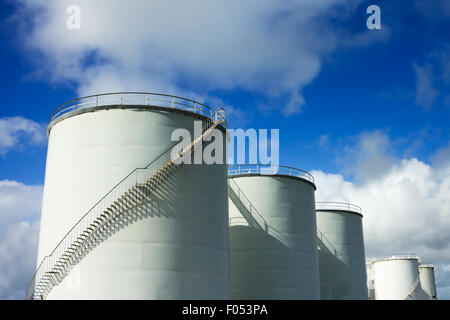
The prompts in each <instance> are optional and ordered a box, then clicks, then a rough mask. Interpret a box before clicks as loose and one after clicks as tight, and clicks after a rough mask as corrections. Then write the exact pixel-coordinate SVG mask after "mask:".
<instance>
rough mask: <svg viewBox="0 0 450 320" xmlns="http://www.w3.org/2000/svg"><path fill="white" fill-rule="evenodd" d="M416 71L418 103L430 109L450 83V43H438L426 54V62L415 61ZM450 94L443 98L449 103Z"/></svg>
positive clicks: (444, 102) (425, 108) (445, 91)
mask: <svg viewBox="0 0 450 320" xmlns="http://www.w3.org/2000/svg"><path fill="white" fill-rule="evenodd" d="M413 68H414V71H415V73H416V91H415V98H416V104H418V105H421V106H422V107H423V108H424V110H430V109H431V108H432V107H433V105H434V104H435V102H436V100H437V99H438V98H439V96H440V95H441V93H443V94H446V93H447V92H448V88H449V85H450V44H449V43H444V44H440V45H438V46H437V47H436V48H435V50H433V51H431V52H429V53H428V54H427V55H426V59H425V63H424V64H422V65H421V64H418V63H413ZM449 97H450V95H447V96H445V97H442V98H443V104H444V105H445V104H447V103H448V101H447V100H448V99H449Z"/></svg>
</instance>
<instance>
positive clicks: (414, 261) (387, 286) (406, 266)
mask: <svg viewBox="0 0 450 320" xmlns="http://www.w3.org/2000/svg"><path fill="white" fill-rule="evenodd" d="M418 266H419V257H418V256H417V255H393V256H390V257H383V258H377V259H374V260H373V262H372V272H373V280H374V289H375V300H418V299H422V298H423V297H422V294H421V288H420V279H419V268H418Z"/></svg>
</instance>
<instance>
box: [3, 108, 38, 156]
mask: <svg viewBox="0 0 450 320" xmlns="http://www.w3.org/2000/svg"><path fill="white" fill-rule="evenodd" d="M44 142H45V127H44V126H42V125H41V124H38V123H36V122H34V121H32V120H29V119H26V118H23V117H11V118H0V155H4V154H6V153H8V152H9V151H10V150H11V149H13V148H20V147H22V146H24V145H38V144H42V143H44Z"/></svg>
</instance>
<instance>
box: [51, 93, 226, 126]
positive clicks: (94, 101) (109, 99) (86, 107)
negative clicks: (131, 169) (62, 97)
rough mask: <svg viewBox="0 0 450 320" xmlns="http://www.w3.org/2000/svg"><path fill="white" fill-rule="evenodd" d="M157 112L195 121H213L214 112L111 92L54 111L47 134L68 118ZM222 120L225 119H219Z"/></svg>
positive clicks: (156, 96)
mask: <svg viewBox="0 0 450 320" xmlns="http://www.w3.org/2000/svg"><path fill="white" fill-rule="evenodd" d="M127 108H140V109H157V110H158V109H159V110H167V111H174V112H181V113H186V114H190V115H194V116H196V117H198V118H203V119H213V118H214V116H217V112H216V113H215V112H213V110H212V109H211V107H209V106H207V105H205V104H202V103H200V102H197V101H195V100H191V99H186V98H182V97H178V96H174V95H167V94H161V93H151V92H113V93H104V94H97V95H92V96H86V97H81V98H77V99H74V100H71V101H69V102H66V103H64V104H63V105H61V106H59V107H58V108H56V109H55V110H54V111H53V112H52V114H51V116H50V123H49V125H48V128H47V133H50V130H51V129H52V127H53V126H54V125H55V124H56V123H58V122H59V121H61V120H64V119H66V118H69V117H71V116H74V115H77V114H81V113H85V112H93V111H99V110H105V109H106V110H108V109H127ZM220 116H221V117H222V118H223V119H225V116H224V115H223V114H221V115H220Z"/></svg>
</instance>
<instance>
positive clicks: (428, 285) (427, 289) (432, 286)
mask: <svg viewBox="0 0 450 320" xmlns="http://www.w3.org/2000/svg"><path fill="white" fill-rule="evenodd" d="M419 276H420V285H421V287H422V290H423V293H424V299H426V300H437V293H436V280H435V278H434V266H433V265H432V264H421V265H419Z"/></svg>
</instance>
